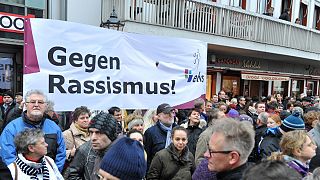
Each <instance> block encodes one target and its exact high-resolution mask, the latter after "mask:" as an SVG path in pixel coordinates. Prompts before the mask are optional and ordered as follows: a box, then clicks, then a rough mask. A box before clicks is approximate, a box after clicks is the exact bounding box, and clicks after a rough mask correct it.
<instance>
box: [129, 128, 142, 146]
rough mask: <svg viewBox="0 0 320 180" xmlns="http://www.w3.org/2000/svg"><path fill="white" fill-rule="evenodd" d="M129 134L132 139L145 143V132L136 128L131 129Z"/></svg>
mask: <svg viewBox="0 0 320 180" xmlns="http://www.w3.org/2000/svg"><path fill="white" fill-rule="evenodd" d="M127 136H128V137H129V138H131V139H134V140H136V141H139V142H140V143H141V144H142V145H143V134H142V132H141V131H138V130H136V129H131V130H130V131H129V132H128V133H127Z"/></svg>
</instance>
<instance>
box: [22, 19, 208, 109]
mask: <svg viewBox="0 0 320 180" xmlns="http://www.w3.org/2000/svg"><path fill="white" fill-rule="evenodd" d="M31 30H32V31H31ZM25 43H26V44H25V63H24V65H25V66H24V80H23V83H24V84H23V92H24V93H26V92H27V91H28V90H31V89H40V90H42V91H43V92H45V93H46V94H47V95H48V97H49V99H50V100H53V101H54V102H55V109H56V110H57V111H67V110H74V108H75V107H78V106H81V105H85V106H88V107H89V108H90V109H96V110H106V109H107V108H109V107H111V106H118V107H120V108H156V107H157V106H158V105H159V104H161V103H164V102H166V103H169V104H170V105H172V106H179V105H180V106H181V105H183V104H186V103H188V102H189V104H190V102H192V101H193V100H194V99H196V98H198V97H200V96H201V95H204V94H205V90H206V67H207V65H206V62H207V44H206V43H205V42H201V41H198V40H191V39H182V38H169V37H162V36H149V35H141V34H134V33H126V32H119V31H114V30H108V29H104V28H99V27H94V26H88V25H83V24H77V23H71V22H65V21H57V20H48V19H30V20H29V19H28V20H26V24H25Z"/></svg>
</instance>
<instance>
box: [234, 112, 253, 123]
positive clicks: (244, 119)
mask: <svg viewBox="0 0 320 180" xmlns="http://www.w3.org/2000/svg"><path fill="white" fill-rule="evenodd" d="M238 119H239V121H247V122H249V123H250V124H252V125H253V119H252V118H251V117H250V116H248V115H246V114H241V115H240V116H239V118H238Z"/></svg>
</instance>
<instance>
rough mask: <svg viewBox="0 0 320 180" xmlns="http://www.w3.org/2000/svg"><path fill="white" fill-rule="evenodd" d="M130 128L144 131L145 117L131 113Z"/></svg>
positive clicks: (129, 118) (129, 117)
mask: <svg viewBox="0 0 320 180" xmlns="http://www.w3.org/2000/svg"><path fill="white" fill-rule="evenodd" d="M127 118H128V130H129V131H130V130H132V129H135V130H138V131H140V132H143V129H144V125H143V118H142V116H140V115H135V114H131V115H129V116H128V117H127Z"/></svg>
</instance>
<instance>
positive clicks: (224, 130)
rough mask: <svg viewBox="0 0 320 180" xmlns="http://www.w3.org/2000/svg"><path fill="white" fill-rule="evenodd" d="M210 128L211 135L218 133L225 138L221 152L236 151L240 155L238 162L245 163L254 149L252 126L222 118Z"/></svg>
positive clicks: (245, 122) (244, 122)
mask: <svg viewBox="0 0 320 180" xmlns="http://www.w3.org/2000/svg"><path fill="white" fill-rule="evenodd" d="M212 127H213V129H212V131H213V133H220V134H222V135H223V136H224V137H225V141H224V146H223V150H226V151H229V150H234V151H237V152H238V153H239V154H240V162H241V163H245V162H246V161H247V160H248V157H249V155H250V153H251V151H252V149H253V147H254V137H255V132H254V130H253V126H252V124H250V122H247V121H241V122H240V121H235V120H234V119H232V118H223V119H221V120H217V121H215V123H214V125H213V126H212Z"/></svg>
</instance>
